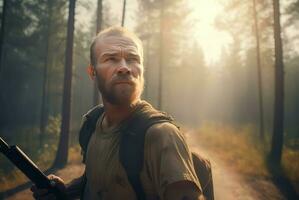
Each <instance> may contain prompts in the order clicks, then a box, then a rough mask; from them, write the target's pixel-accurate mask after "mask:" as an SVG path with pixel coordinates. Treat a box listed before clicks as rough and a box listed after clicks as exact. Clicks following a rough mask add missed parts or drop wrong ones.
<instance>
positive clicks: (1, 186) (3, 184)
mask: <svg viewBox="0 0 299 200" xmlns="http://www.w3.org/2000/svg"><path fill="white" fill-rule="evenodd" d="M60 124H61V117H60V116H56V117H52V116H50V117H49V123H48V126H47V127H46V134H45V140H44V141H45V143H44V144H43V146H42V147H41V148H40V147H39V145H38V141H39V138H38V136H39V133H38V128H36V127H22V128H20V129H17V130H15V131H14V132H13V133H11V134H12V135H15V136H18V137H16V138H14V142H15V143H16V144H18V146H20V147H21V149H22V150H23V151H24V152H25V153H26V154H27V155H28V156H29V157H30V158H31V159H32V160H33V161H34V162H35V163H36V165H37V166H38V167H39V169H41V170H42V171H45V170H46V169H48V168H49V167H51V164H52V162H53V160H54V158H55V153H56V151H57V144H58V137H59V132H60ZM2 158H3V159H2ZM81 160H82V159H81V153H80V147H79V146H78V145H77V146H72V147H70V148H69V158H68V162H78V161H81ZM0 165H1V168H0V192H3V191H6V190H8V189H11V188H14V187H16V186H18V185H20V184H22V183H25V182H27V181H28V179H27V177H25V175H23V173H22V172H21V171H20V170H17V169H16V168H15V167H14V166H13V165H12V164H11V163H10V162H9V161H8V160H7V159H6V158H4V157H2V156H1V159H0Z"/></svg>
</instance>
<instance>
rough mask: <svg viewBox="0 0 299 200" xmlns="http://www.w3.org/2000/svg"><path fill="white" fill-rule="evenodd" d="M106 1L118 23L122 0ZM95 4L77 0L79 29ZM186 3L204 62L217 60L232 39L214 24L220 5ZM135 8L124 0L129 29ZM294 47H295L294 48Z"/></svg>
mask: <svg viewBox="0 0 299 200" xmlns="http://www.w3.org/2000/svg"><path fill="white" fill-rule="evenodd" d="M288 1H290V0H283V1H281V3H282V7H283V5H285V4H286V3H287V2H288ZM87 2H88V3H89V4H90V5H91V8H90V9H92V11H91V10H90V9H84V8H82V5H83V4H84V3H87ZM107 2H108V3H109V4H110V7H111V13H113V15H114V17H116V18H117V19H118V21H119V23H118V24H115V25H120V23H121V15H122V6H123V0H109V1H107ZM96 3H97V0H78V5H77V7H80V8H81V9H78V11H77V12H76V13H77V23H78V24H79V26H80V28H88V26H84V25H86V24H90V22H89V20H90V19H91V17H92V16H94V10H95V8H96ZM186 3H187V4H186V5H188V6H189V9H190V10H191V13H190V20H191V21H192V22H193V25H192V27H190V32H191V33H193V37H194V38H195V39H196V40H197V41H198V43H199V44H200V45H201V47H202V49H203V51H204V54H205V57H206V61H207V62H209V63H212V62H216V61H217V60H218V59H219V56H220V54H221V50H222V49H223V47H226V46H227V45H229V44H230V42H231V37H230V35H229V34H228V33H226V32H224V31H222V32H221V31H219V30H217V29H216V28H215V27H214V25H213V23H214V19H215V17H216V16H217V14H219V13H221V12H222V9H223V8H222V6H221V5H220V4H219V0H186ZM137 8H138V4H137V0H127V8H126V20H125V26H126V27H127V28H128V29H130V30H132V31H134V26H135V21H136V13H137V11H138V9H137ZM282 21H283V19H282ZM290 31H291V32H290ZM292 33H294V30H291V29H290V30H288V31H287V34H288V35H292ZM294 46H295V45H294ZM294 48H295V49H298V48H297V47H294ZM298 51H299V50H298Z"/></svg>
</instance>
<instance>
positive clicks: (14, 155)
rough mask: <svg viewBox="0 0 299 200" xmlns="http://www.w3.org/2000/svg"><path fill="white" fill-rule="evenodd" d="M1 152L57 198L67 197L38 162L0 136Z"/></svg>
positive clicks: (41, 187) (40, 187)
mask: <svg viewBox="0 0 299 200" xmlns="http://www.w3.org/2000/svg"><path fill="white" fill-rule="evenodd" d="M0 152H1V153H3V154H4V155H5V157H6V158H8V159H9V160H10V161H11V162H12V163H13V164H14V165H15V166H16V167H17V168H18V169H20V170H21V171H22V172H23V173H24V174H25V175H26V176H27V177H28V178H29V179H30V180H31V181H32V182H33V183H34V184H35V185H36V187H37V188H39V189H48V190H49V192H50V193H53V194H54V195H55V196H56V197H57V199H65V198H64V197H65V194H64V193H62V192H61V191H60V190H58V188H56V187H55V182H54V181H52V180H50V179H49V178H48V177H47V176H46V175H45V174H44V173H43V172H42V171H40V170H39V168H38V167H37V166H36V164H35V163H34V162H33V161H32V160H30V158H29V157H28V156H27V155H26V154H25V153H24V152H23V151H22V150H21V149H20V148H19V147H18V146H16V145H12V146H9V145H8V144H7V143H6V142H5V141H4V140H3V139H2V138H1V137H0Z"/></svg>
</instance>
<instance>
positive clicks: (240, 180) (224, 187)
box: [6, 131, 285, 200]
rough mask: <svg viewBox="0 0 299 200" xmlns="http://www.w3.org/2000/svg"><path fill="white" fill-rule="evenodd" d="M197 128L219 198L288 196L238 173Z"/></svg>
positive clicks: (70, 174)
mask: <svg viewBox="0 0 299 200" xmlns="http://www.w3.org/2000/svg"><path fill="white" fill-rule="evenodd" d="M193 135H194V134H193V132H192V131H190V132H187V133H186V138H187V141H188V143H189V145H190V146H191V149H192V150H193V151H196V152H197V153H200V154H201V155H203V156H204V157H206V158H208V159H209V160H210V161H211V165H212V173H213V182H214V193H215V199H216V200H217V199H221V200H251V199H252V200H257V199H261V200H264V199H266V200H267V199H271V200H284V199H285V198H284V197H283V196H282V194H281V193H280V192H279V190H278V189H277V188H276V187H275V185H274V184H273V183H272V182H271V180H267V179H261V178H259V179H258V178H256V177H249V178H248V177H245V176H244V175H242V174H240V173H237V172H236V171H235V170H233V168H232V167H231V166H229V165H228V164H227V163H226V162H225V161H224V160H222V159H221V158H220V157H219V156H217V155H215V154H213V152H211V151H209V150H206V149H204V148H202V147H201V146H200V145H198V140H197V139H194V137H193ZM83 170H84V166H83V165H82V164H80V162H79V161H77V162H74V161H72V162H71V163H69V164H68V165H67V166H66V167H65V168H64V169H61V170H59V171H57V172H56V173H55V174H57V175H58V176H61V177H62V178H63V179H64V180H65V181H66V182H68V181H70V180H72V179H73V178H74V177H78V176H80V175H81V174H82V173H83ZM6 199H8V200H28V199H33V198H32V194H31V192H30V190H29V189H27V190H24V191H21V192H18V193H16V194H14V195H13V196H10V197H9V198H6Z"/></svg>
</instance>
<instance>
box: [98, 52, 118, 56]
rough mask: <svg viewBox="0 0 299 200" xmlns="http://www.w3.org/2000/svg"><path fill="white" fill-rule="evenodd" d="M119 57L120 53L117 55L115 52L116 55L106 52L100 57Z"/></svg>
mask: <svg viewBox="0 0 299 200" xmlns="http://www.w3.org/2000/svg"><path fill="white" fill-rule="evenodd" d="M118 55H119V53H117V52H115V53H112V52H111V53H110V52H105V53H102V54H101V55H100V57H109V56H118Z"/></svg>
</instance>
